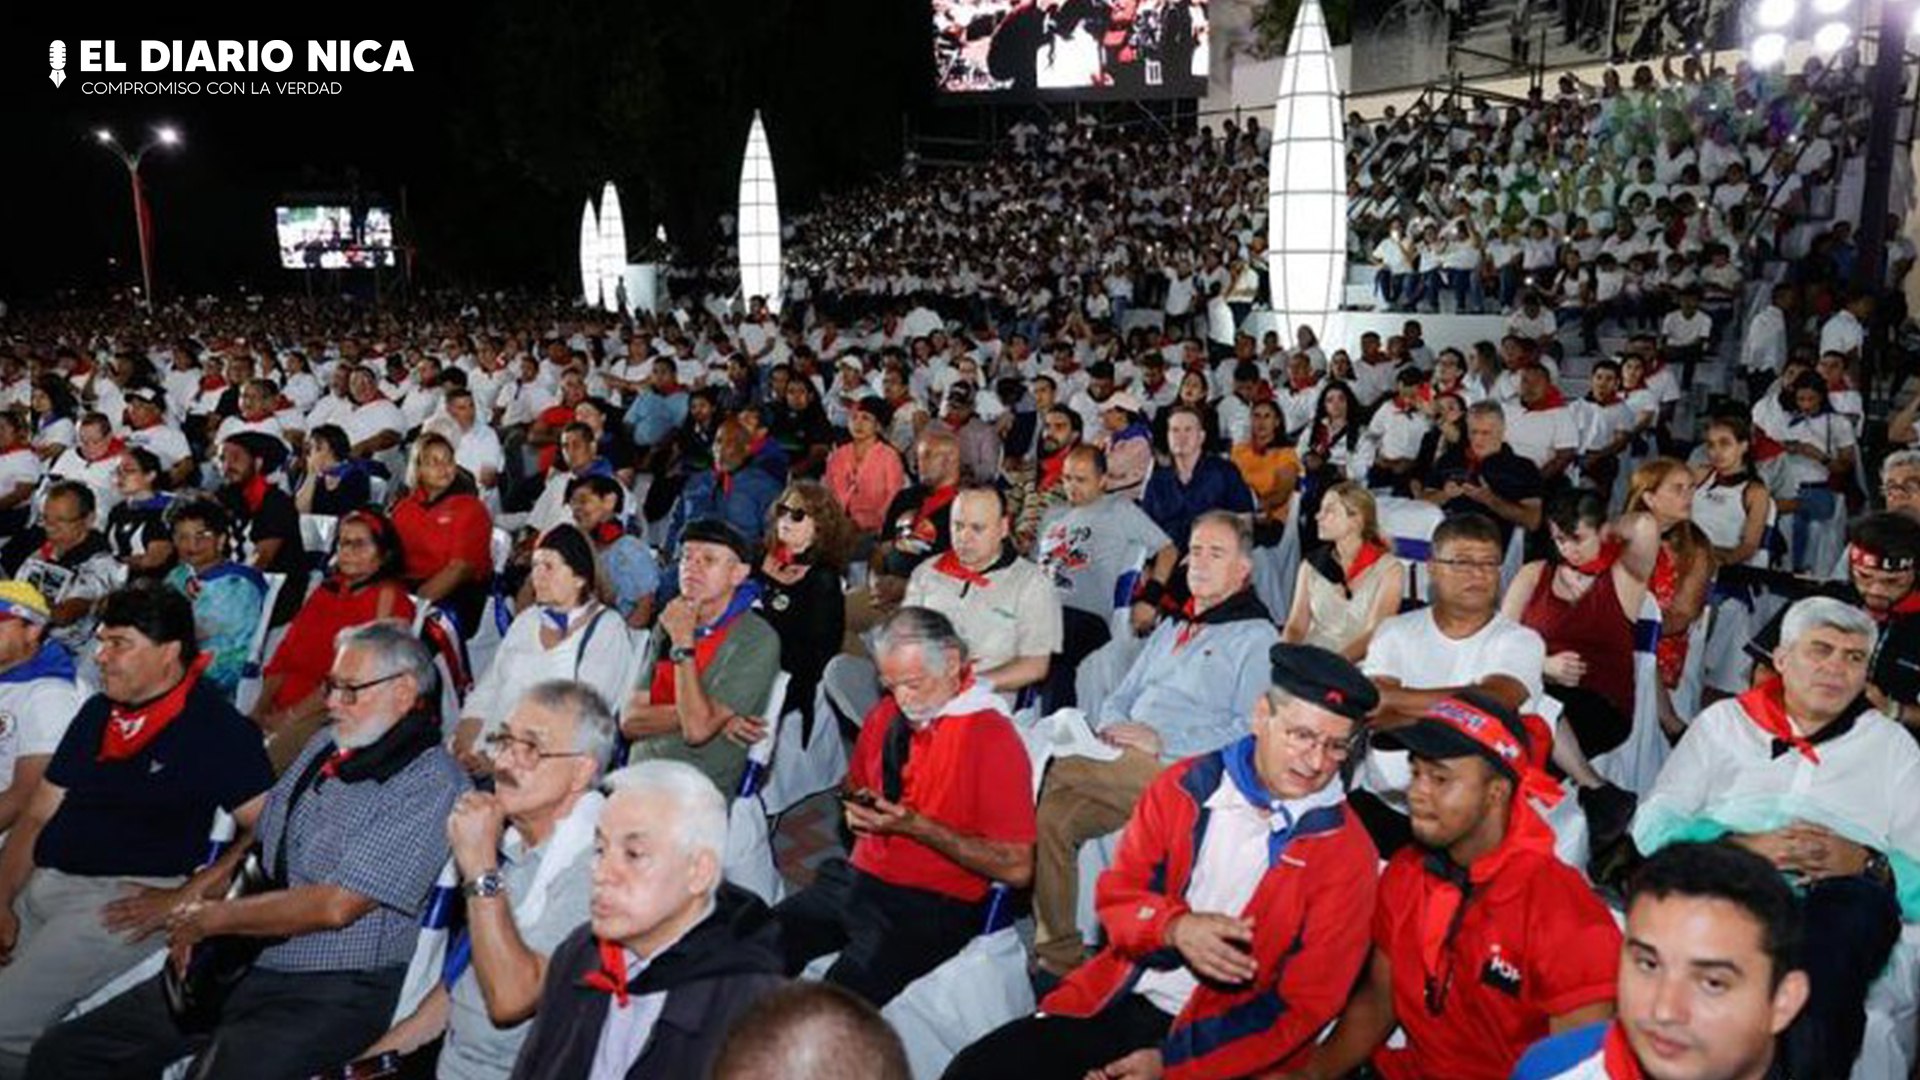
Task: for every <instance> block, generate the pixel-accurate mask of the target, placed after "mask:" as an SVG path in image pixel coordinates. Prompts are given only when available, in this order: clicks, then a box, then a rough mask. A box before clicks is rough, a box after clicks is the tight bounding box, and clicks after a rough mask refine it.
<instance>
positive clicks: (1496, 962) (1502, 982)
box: [1480, 945, 1520, 997]
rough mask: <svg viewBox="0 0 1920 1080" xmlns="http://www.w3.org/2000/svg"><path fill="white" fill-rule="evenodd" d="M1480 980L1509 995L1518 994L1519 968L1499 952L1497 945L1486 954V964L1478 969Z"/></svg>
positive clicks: (1516, 995)
mask: <svg viewBox="0 0 1920 1080" xmlns="http://www.w3.org/2000/svg"><path fill="white" fill-rule="evenodd" d="M1480 981H1481V982H1482V983H1484V984H1486V985H1487V986H1491V987H1493V988H1494V989H1495V990H1498V991H1500V992H1501V993H1503V994H1506V995H1508V996H1509V997H1519V996H1520V968H1519V966H1518V965H1516V964H1515V963H1513V962H1512V961H1511V960H1508V959H1507V958H1506V956H1505V955H1503V954H1502V953H1501V951H1500V946H1498V945H1495V946H1494V947H1493V949H1492V950H1491V951H1490V952H1489V953H1488V954H1487V964H1486V966H1485V967H1483V968H1481V969H1480Z"/></svg>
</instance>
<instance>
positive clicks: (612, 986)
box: [580, 938, 627, 1009]
mask: <svg viewBox="0 0 1920 1080" xmlns="http://www.w3.org/2000/svg"><path fill="white" fill-rule="evenodd" d="M594 944H595V945H596V946H597V948H598V949H599V952H600V968H599V970H597V971H589V972H587V974H586V977H585V978H583V979H581V980H580V985H581V986H584V987H586V988H587V989H589V990H598V991H600V992H601V993H603V994H611V995H613V1005H614V1007H615V1008H617V1009H624V1008H626V1007H627V947H626V946H625V945H622V944H620V943H619V942H617V941H606V940H603V939H600V938H595V939H594Z"/></svg>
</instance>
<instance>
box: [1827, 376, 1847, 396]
mask: <svg viewBox="0 0 1920 1080" xmlns="http://www.w3.org/2000/svg"><path fill="white" fill-rule="evenodd" d="M1851 389H1853V384H1852V383H1850V382H1848V381H1847V373H1846V372H1844V371H1843V372H1841V373H1840V377H1839V378H1837V379H1828V380H1827V392H1828V393H1839V392H1840V391H1842V390H1851Z"/></svg>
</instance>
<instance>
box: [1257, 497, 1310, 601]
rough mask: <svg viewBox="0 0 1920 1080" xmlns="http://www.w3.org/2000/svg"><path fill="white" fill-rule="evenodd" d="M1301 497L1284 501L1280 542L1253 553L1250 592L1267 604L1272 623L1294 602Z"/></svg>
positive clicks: (1297, 570)
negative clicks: (1284, 510)
mask: <svg viewBox="0 0 1920 1080" xmlns="http://www.w3.org/2000/svg"><path fill="white" fill-rule="evenodd" d="M1300 501H1301V499H1300V496H1299V495H1298V494H1296V495H1295V496H1294V497H1293V499H1292V500H1291V501H1290V502H1288V503H1287V520H1286V524H1285V525H1284V526H1282V527H1281V531H1280V542H1279V543H1278V544H1275V545H1274V546H1273V547H1270V548H1256V549H1255V550H1254V553H1253V591H1254V595H1256V596H1258V597H1259V598H1260V602H1261V603H1263V604H1265V605H1267V613H1268V614H1269V615H1272V616H1273V618H1274V621H1275V622H1282V623H1284V622H1285V621H1286V619H1287V609H1288V607H1289V606H1290V605H1291V604H1292V603H1293V585H1294V582H1295V580H1296V579H1297V578H1298V577H1299V571H1300Z"/></svg>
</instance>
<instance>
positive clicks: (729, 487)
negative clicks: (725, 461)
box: [713, 462, 733, 495]
mask: <svg viewBox="0 0 1920 1080" xmlns="http://www.w3.org/2000/svg"><path fill="white" fill-rule="evenodd" d="M713 482H714V483H716V484H718V485H720V494H722V495H731V494H733V474H732V473H730V472H728V471H727V470H726V469H725V468H723V467H722V466H721V465H720V463H719V462H715V463H714V466H713Z"/></svg>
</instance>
